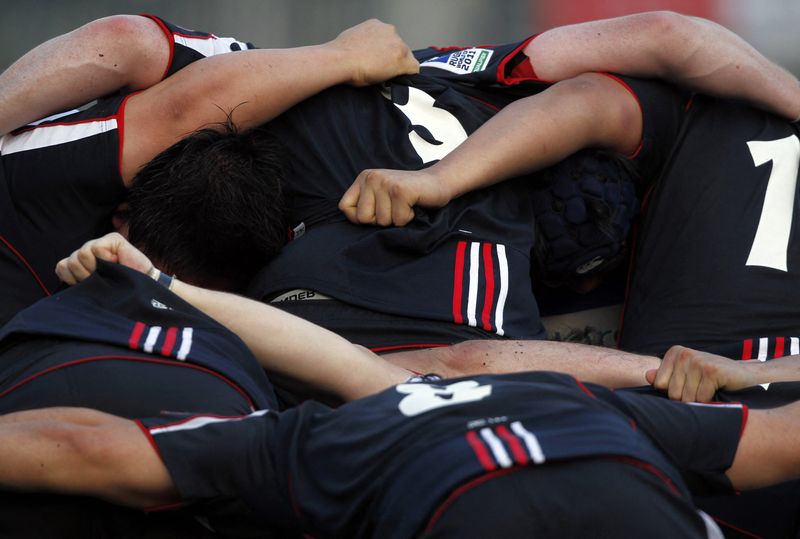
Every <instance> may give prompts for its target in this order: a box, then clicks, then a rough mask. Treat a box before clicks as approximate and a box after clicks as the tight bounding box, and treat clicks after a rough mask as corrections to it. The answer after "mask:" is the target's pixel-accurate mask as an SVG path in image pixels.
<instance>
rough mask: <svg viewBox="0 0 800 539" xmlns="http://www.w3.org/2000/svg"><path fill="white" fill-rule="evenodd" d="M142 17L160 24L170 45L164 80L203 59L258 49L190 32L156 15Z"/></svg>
mask: <svg viewBox="0 0 800 539" xmlns="http://www.w3.org/2000/svg"><path fill="white" fill-rule="evenodd" d="M142 16H143V17H147V18H148V19H150V20H152V21H154V22H155V23H156V24H158V26H159V27H160V28H161V31H162V32H164V36H165V37H166V38H167V42H168V43H169V63H168V64H167V69H166V70H165V71H164V77H163V78H167V77H169V76H171V75H173V74H174V73H176V72H177V71H179V70H181V69H183V68H184V67H186V66H187V65H189V64H191V63H192V62H195V61H197V60H200V59H202V58H207V57H209V56H216V55H218V54H225V53H229V52H235V51H241V50H247V49H255V48H256V47H255V45H253V44H252V43H250V42H245V41H240V40H238V39H236V38H233V37H218V36H215V35H214V34H209V33H207V32H200V31H197V30H189V29H187V28H183V27H181V26H178V25H176V24H172V23H170V22H167V21H165V20H164V19H161V18H160V17H157V16H155V15H150V14H147V13H143V14H142Z"/></svg>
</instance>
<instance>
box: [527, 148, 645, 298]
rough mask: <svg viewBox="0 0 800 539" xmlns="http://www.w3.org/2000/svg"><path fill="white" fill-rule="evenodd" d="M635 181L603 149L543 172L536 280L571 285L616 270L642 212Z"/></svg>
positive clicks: (539, 187) (623, 163)
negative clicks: (572, 282)
mask: <svg viewBox="0 0 800 539" xmlns="http://www.w3.org/2000/svg"><path fill="white" fill-rule="evenodd" d="M635 181H636V178H635V176H634V173H633V171H632V168H631V167H630V166H629V164H628V163H627V162H626V161H624V160H623V159H621V158H619V157H617V156H616V155H614V154H611V153H608V152H603V151H599V150H584V151H581V152H578V153H576V154H574V155H572V156H570V157H568V158H567V159H565V160H564V161H562V162H560V163H558V164H556V165H554V166H552V167H550V168H549V169H547V170H544V171H542V173H541V174H540V177H539V181H538V182H537V184H536V187H535V189H536V197H535V198H534V200H535V203H534V208H535V215H536V245H535V247H534V258H535V264H534V271H535V277H536V278H537V279H540V280H542V281H545V282H549V283H556V284H557V283H567V282H571V281H574V280H576V279H580V278H584V277H589V276H592V275H598V274H600V273H605V272H607V271H609V270H611V269H613V268H614V267H615V266H616V265H617V264H618V263H619V262H620V261H621V260H622V259H623V258H624V255H625V254H626V250H625V245H626V241H627V237H628V233H629V232H630V229H631V223H632V221H633V219H634V217H636V215H637V213H638V212H639V199H638V197H637V195H636V186H635Z"/></svg>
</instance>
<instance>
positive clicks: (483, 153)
mask: <svg viewBox="0 0 800 539" xmlns="http://www.w3.org/2000/svg"><path fill="white" fill-rule="evenodd" d="M641 133H642V115H641V110H640V108H639V105H638V103H637V101H636V99H635V98H634V96H633V95H631V93H630V92H629V91H628V90H626V89H625V88H624V87H623V86H622V85H621V84H619V83H618V82H616V81H615V80H613V79H611V78H609V77H606V76H604V75H598V74H586V75H581V76H579V77H576V78H575V79H570V80H566V81H562V82H559V83H557V84H555V85H553V86H552V87H550V88H548V89H547V90H545V91H544V92H541V93H539V94H536V95H533V96H530V97H526V98H524V99H520V100H519V101H516V102H514V103H512V104H511V105H508V106H507V107H505V108H504V109H503V110H501V111H500V112H499V113H497V115H496V116H494V117H493V118H492V119H491V120H489V121H488V122H486V123H485V124H484V125H483V126H481V127H480V128H479V129H478V130H477V131H475V132H474V133H472V134H471V135H470V136H469V138H467V140H465V141H464V142H463V143H462V144H461V145H460V146H458V147H457V148H456V149H454V150H453V151H452V152H450V153H449V154H448V155H446V156H445V157H444V158H443V159H442V160H441V161H439V162H438V163H436V164H434V165H433V166H431V167H429V168H426V169H423V170H419V171H396V170H385V169H381V170H366V171H364V172H362V173H361V174H360V175H359V176H358V178H356V181H355V182H354V183H353V185H352V186H350V188H349V189H348V190H347V191H346V192H345V194H344V196H343V197H342V199H341V201H340V202H339V208H340V209H341V210H342V211H343V212H344V214H345V216H347V218H348V219H349V220H350V221H352V222H354V223H362V224H378V225H381V226H387V225H392V224H393V225H396V226H402V225H404V224H406V223H408V222H409V221H410V220H411V219H413V217H414V210H413V207H414V206H415V205H420V206H426V207H441V206H444V205H445V204H446V203H447V202H449V201H450V200H452V199H454V198H456V197H458V196H461V195H462V194H464V193H466V192H469V191H472V190H475V189H478V188H481V187H486V186H488V185H491V184H493V183H497V182H499V181H502V180H504V179H507V178H510V177H512V176H516V175H520V174H522V173H527V172H532V171H535V170H539V169H542V168H545V167H547V166H549V165H552V164H553V163H556V162H558V161H560V160H562V159H564V158H565V157H567V156H569V155H570V154H572V153H574V152H576V151H578V150H580V149H582V148H587V147H599V148H607V149H610V150H613V151H616V152H619V153H622V154H628V153H631V152H633V151H634V150H635V149H636V147H637V146H638V144H639V141H640V140H641V136H642V135H641Z"/></svg>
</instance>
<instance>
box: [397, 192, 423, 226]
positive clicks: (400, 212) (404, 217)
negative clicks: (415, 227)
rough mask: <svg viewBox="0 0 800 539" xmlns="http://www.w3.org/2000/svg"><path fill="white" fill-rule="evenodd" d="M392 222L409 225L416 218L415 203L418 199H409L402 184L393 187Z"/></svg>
mask: <svg viewBox="0 0 800 539" xmlns="http://www.w3.org/2000/svg"><path fill="white" fill-rule="evenodd" d="M391 196H392V223H393V224H394V225H395V226H404V225H407V224H408V223H409V222H410V221H411V220H412V219H414V205H415V204H416V202H417V201H416V200H411V199H409V198H408V197H407V196H406V194H405V192H404V190H403V189H401V188H400V186H397V185H396V186H394V187H393V188H392V193H391Z"/></svg>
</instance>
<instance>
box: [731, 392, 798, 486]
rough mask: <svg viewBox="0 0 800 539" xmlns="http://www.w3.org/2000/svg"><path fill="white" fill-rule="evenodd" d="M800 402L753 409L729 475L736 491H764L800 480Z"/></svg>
mask: <svg viewBox="0 0 800 539" xmlns="http://www.w3.org/2000/svg"><path fill="white" fill-rule="evenodd" d="M798 447H800V402H795V403H792V404H788V405H786V406H782V407H780V408H775V409H771V410H770V409H768V410H750V411H749V414H748V417H747V423H746V424H745V427H744V431H743V432H742V435H741V438H740V441H739V447H738V448H737V450H736V456H735V458H734V460H733V465H732V466H731V467H730V468H729V469H728V471H727V472H726V473H727V476H728V478H729V479H730V480H731V483H732V484H733V486H734V487H735V488H736V489H742V490H743V489H755V488H761V487H765V486H769V485H773V484H776V483H780V482H783V481H788V480H791V479H797V478H798V477H800V453H798V451H797V448H798Z"/></svg>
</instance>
